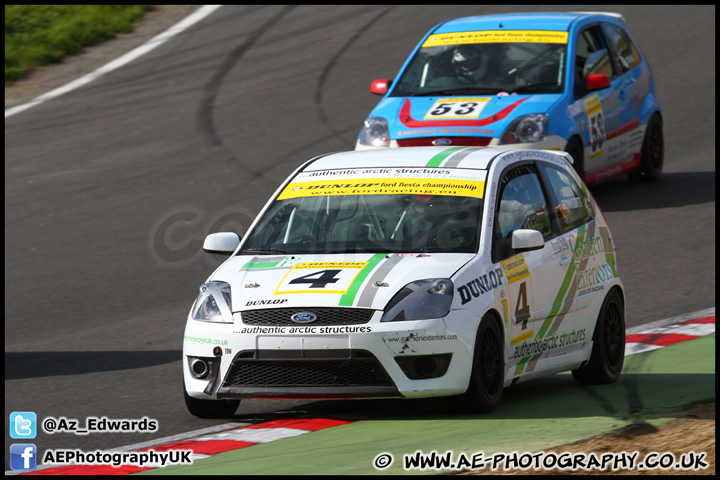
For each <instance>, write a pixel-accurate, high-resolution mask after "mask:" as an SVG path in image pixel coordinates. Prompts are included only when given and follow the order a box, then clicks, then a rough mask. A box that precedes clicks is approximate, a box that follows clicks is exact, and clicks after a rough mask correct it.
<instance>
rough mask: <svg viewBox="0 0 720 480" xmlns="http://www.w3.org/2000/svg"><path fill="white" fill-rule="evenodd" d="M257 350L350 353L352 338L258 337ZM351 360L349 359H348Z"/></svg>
mask: <svg viewBox="0 0 720 480" xmlns="http://www.w3.org/2000/svg"><path fill="white" fill-rule="evenodd" d="M256 345H257V347H256V348H257V350H258V351H260V352H262V351H268V352H270V351H277V350H294V351H305V350H344V351H346V352H345V354H347V355H349V352H350V337H349V336H348V335H318V336H315V337H309V336H299V335H258V336H257V337H256ZM348 358H349V357H348Z"/></svg>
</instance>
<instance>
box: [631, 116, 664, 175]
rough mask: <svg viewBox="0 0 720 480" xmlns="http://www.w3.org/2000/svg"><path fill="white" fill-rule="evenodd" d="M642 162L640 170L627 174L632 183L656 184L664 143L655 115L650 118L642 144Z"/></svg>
mask: <svg viewBox="0 0 720 480" xmlns="http://www.w3.org/2000/svg"><path fill="white" fill-rule="evenodd" d="M641 152H642V160H641V161H640V168H639V169H638V170H635V171H634V172H630V173H629V174H628V178H630V180H631V181H633V182H643V183H649V182H657V181H658V180H659V179H660V174H661V173H662V167H663V160H664V157H665V141H664V139H663V124H662V119H661V118H660V115H658V114H657V113H656V114H655V115H653V116H652V117H651V118H650V121H649V122H648V126H647V129H646V130H645V138H643V144H642V150H641Z"/></svg>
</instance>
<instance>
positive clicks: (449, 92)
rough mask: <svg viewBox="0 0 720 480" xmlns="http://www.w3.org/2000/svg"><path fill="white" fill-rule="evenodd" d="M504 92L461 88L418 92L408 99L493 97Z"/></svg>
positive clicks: (494, 89) (492, 89)
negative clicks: (453, 96) (455, 96)
mask: <svg viewBox="0 0 720 480" xmlns="http://www.w3.org/2000/svg"><path fill="white" fill-rule="evenodd" d="M502 91H503V90H501V89H499V88H489V87H461V88H446V89H443V90H434V91H432V92H418V93H411V94H409V95H408V97H437V96H441V95H475V94H480V95H492V94H495V93H500V92H502Z"/></svg>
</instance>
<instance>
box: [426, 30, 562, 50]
mask: <svg viewBox="0 0 720 480" xmlns="http://www.w3.org/2000/svg"><path fill="white" fill-rule="evenodd" d="M513 42H519V43H558V44H566V43H568V32H556V31H549V30H485V31H480V32H456V33H439V34H436V35H430V36H429V37H428V39H427V40H425V43H423V45H422V46H423V47H440V46H443V45H458V44H469V43H513Z"/></svg>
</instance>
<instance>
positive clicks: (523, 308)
mask: <svg viewBox="0 0 720 480" xmlns="http://www.w3.org/2000/svg"><path fill="white" fill-rule="evenodd" d="M528 279H529V277H528ZM517 295H518V298H517V304H516V305H515V325H518V324H521V323H522V327H521V330H527V324H528V320H530V305H529V304H528V296H527V282H521V283H520V289H519V290H518V294H517Z"/></svg>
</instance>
